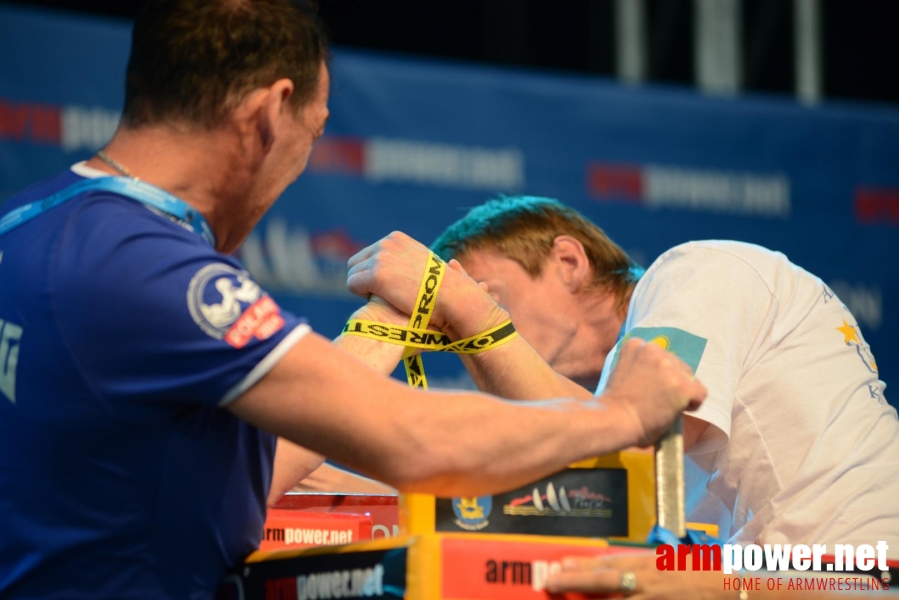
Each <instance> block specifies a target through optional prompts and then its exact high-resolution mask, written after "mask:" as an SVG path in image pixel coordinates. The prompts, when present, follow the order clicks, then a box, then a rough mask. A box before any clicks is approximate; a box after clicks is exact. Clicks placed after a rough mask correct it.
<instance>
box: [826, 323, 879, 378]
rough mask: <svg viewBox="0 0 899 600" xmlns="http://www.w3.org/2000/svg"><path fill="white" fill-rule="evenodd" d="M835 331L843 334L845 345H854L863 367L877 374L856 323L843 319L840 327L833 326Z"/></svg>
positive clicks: (875, 364)
mask: <svg viewBox="0 0 899 600" xmlns="http://www.w3.org/2000/svg"><path fill="white" fill-rule="evenodd" d="M834 329H836V330H837V331H839V332H840V333H842V334H843V341H844V342H845V343H846V345H847V346H852V347H855V351H856V352H857V353H858V357H859V358H860V359H861V360H862V364H864V365H865V368H866V369H868V370H869V371H871V372H872V373H874V374H875V375H877V363H876V362H874V356H872V355H871V349H870V348H869V347H868V344H866V343H865V342H864V340H863V339H862V336H861V332H860V331H859V329H858V325H850V324H849V323H847V322H846V319H843V326H842V327H835V328H834Z"/></svg>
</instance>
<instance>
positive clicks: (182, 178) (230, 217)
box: [87, 126, 262, 252]
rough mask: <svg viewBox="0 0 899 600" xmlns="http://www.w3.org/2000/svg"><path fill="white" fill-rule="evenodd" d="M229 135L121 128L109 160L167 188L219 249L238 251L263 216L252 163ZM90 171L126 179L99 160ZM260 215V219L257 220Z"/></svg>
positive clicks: (93, 161) (110, 147)
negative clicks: (205, 226)
mask: <svg viewBox="0 0 899 600" xmlns="http://www.w3.org/2000/svg"><path fill="white" fill-rule="evenodd" d="M237 147H238V145H237V144H235V142H234V140H233V139H232V136H231V135H230V134H229V132H228V131H226V130H209V131H207V130H200V131H197V130H195V129H191V130H187V129H179V128H176V127H156V126H154V127H142V128H138V129H127V128H120V129H119V130H118V131H117V132H116V134H115V136H114V137H113V139H112V140H111V141H110V142H109V144H108V145H107V146H106V148H105V152H106V154H107V155H108V156H109V157H110V158H112V159H113V160H114V161H115V162H117V163H119V164H120V165H121V166H122V167H124V168H125V169H127V170H128V171H129V172H130V173H131V174H132V175H133V176H134V177H137V178H139V179H141V180H142V181H146V182H147V183H150V184H153V185H155V186H156V187H159V188H162V189H164V190H165V191H167V192H169V193H170V194H172V195H174V196H176V197H178V198H180V199H181V200H183V201H184V202H187V203H188V204H190V205H191V206H192V207H193V208H195V209H196V210H197V211H199V212H200V214H202V215H203V217H204V218H205V219H206V221H207V222H208V223H209V226H210V227H211V228H212V231H213V232H214V233H215V237H216V241H217V249H218V250H219V251H221V252H231V251H233V250H235V249H236V248H237V247H238V246H239V245H240V243H241V242H242V241H243V240H244V238H246V236H247V235H248V234H249V232H250V230H251V229H252V228H253V226H254V225H255V224H256V222H258V220H259V218H260V217H261V216H262V214H261V211H254V209H253V206H251V205H250V202H249V200H250V199H251V198H253V194H252V193H251V192H252V190H251V189H250V186H249V183H248V182H250V181H252V179H253V178H252V177H251V174H250V173H249V168H250V167H248V166H247V161H243V162H242V161H241V160H239V159H240V154H241V153H240V152H238V151H237ZM87 164H88V166H90V167H93V168H95V169H99V170H101V171H105V172H107V173H111V174H115V175H121V174H122V173H120V172H119V171H118V170H117V169H115V168H113V167H112V166H110V165H109V164H107V163H106V162H104V161H103V160H101V159H100V158H99V157H96V156H94V157H93V158H91V159H90V160H89V161H87ZM256 212H258V214H254V213H256Z"/></svg>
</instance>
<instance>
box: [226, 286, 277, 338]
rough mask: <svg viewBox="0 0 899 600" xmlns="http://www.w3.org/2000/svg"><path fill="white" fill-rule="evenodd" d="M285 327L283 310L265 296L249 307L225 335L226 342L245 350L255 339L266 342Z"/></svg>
mask: <svg viewBox="0 0 899 600" xmlns="http://www.w3.org/2000/svg"><path fill="white" fill-rule="evenodd" d="M282 327H284V318H283V317H282V316H281V309H280V308H278V305H277V304H275V301H274V300H272V299H271V297H270V296H263V297H262V298H260V299H259V300H257V301H256V302H254V303H253V304H251V305H250V306H248V307H247V309H246V310H244V311H243V314H242V315H240V318H239V319H237V321H235V322H234V325H232V326H231V328H230V329H228V331H227V332H226V333H225V341H226V342H228V343H229V344H230V345H232V346H234V347H235V348H243V347H244V346H246V345H247V343H248V342H249V341H250V340H251V339H253V338H254V337H255V338H256V339H258V340H260V341H262V340H266V339H268V338H270V337H271V336H273V335H274V334H276V333H277V332H278V331H280V330H281V328H282Z"/></svg>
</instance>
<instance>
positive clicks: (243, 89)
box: [122, 0, 329, 129]
mask: <svg viewBox="0 0 899 600" xmlns="http://www.w3.org/2000/svg"><path fill="white" fill-rule="evenodd" d="M328 58H329V54H328V46H327V41H326V38H325V33H324V30H323V26H322V25H321V22H320V21H319V19H318V17H317V16H316V14H315V11H314V6H313V5H311V4H310V3H309V2H297V1H296V0H148V1H147V2H146V3H145V4H144V6H143V7H142V9H141V12H140V13H139V14H138V17H137V20H136V21H135V23H134V30H133V32H132V36H131V56H130V57H129V60H128V70H127V73H126V82H125V107H124V110H123V113H122V121H123V123H124V124H125V125H127V126H129V127H140V126H142V125H152V124H160V123H185V124H188V125H194V126H200V127H203V128H207V129H208V128H213V127H215V126H217V125H220V124H221V123H222V121H223V120H224V118H225V116H226V115H227V114H228V112H229V111H230V110H232V109H233V108H234V107H235V106H236V105H237V103H239V101H240V100H242V99H243V98H244V97H245V95H246V94H247V93H248V92H250V91H251V90H253V89H256V88H258V87H262V86H266V85H271V84H272V83H274V82H275V81H277V80H278V79H282V78H287V79H290V80H292V81H293V83H294V93H293V95H292V96H291V98H290V103H291V105H293V106H294V107H295V108H296V109H297V110H299V108H300V107H302V106H303V105H305V104H306V103H307V102H308V101H309V100H310V99H311V98H312V96H313V94H314V93H315V91H316V89H317V86H318V81H319V77H320V74H321V73H320V72H321V68H322V63H326V62H327V60H328Z"/></svg>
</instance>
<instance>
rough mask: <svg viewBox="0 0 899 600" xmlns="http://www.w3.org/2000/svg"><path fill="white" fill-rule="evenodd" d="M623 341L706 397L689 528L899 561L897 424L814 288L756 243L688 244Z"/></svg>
mask: <svg viewBox="0 0 899 600" xmlns="http://www.w3.org/2000/svg"><path fill="white" fill-rule="evenodd" d="M625 330H626V332H627V335H629V336H636V337H640V338H643V339H648V340H652V341H654V342H656V343H659V344H660V345H662V346H663V347H666V348H668V349H669V350H670V351H672V352H675V353H676V354H678V356H680V357H681V358H683V359H684V360H685V361H686V362H687V363H689V364H691V366H693V368H694V370H695V371H696V376H697V377H698V378H699V379H700V380H701V381H702V382H703V383H704V384H705V385H706V386H707V388H708V390H709V396H708V399H707V400H706V401H705V403H704V404H703V406H702V407H701V408H700V409H699V411H697V412H696V413H693V416H695V417H697V418H699V419H702V420H704V421H707V422H708V423H709V426H708V427H707V429H706V431H705V433H704V434H703V436H702V437H701V439H700V440H699V441H698V442H697V443H696V445H695V446H694V447H693V448H692V449H691V451H690V453H689V456H688V457H687V459H686V466H685V468H686V479H687V516H688V520H690V521H696V522H705V523H716V524H718V525H719V527H720V537H721V538H722V539H724V540H727V541H729V542H731V543H751V542H758V543H769V544H774V543H793V544H798V543H807V544H813V543H816V544H830V545H831V548H833V546H832V544H836V543H847V544H862V543H866V544H874V543H876V542H877V541H880V540H884V541H886V542H887V543H888V545H889V548H890V550H889V552H888V554H889V555H890V556H899V419H897V415H896V410H895V409H894V408H892V407H891V406H890V405H889V404H887V402H886V399H885V398H884V395H883V390H884V388H885V387H886V386H885V384H884V383H883V382H882V381H880V380H879V378H878V374H877V367H876V364H875V362H874V358H873V356H872V355H871V352H870V350H869V348H868V345H867V344H866V343H865V341H864V338H863V337H862V334H861V331H860V330H859V327H858V325H857V323H856V321H855V319H854V318H853V316H852V314H851V313H850V312H849V311H848V310H847V309H846V307H845V306H843V304H842V303H841V302H840V300H839V298H837V297H836V296H834V294H833V292H832V291H831V290H830V289H829V288H828V287H827V286H826V285H825V284H824V283H823V282H822V281H821V280H820V279H818V278H817V277H815V276H813V275H811V274H810V273H808V272H807V271H804V270H803V269H801V268H799V267H797V266H796V265H794V264H792V263H790V262H789V261H788V260H787V258H786V257H785V256H784V255H782V254H780V253H777V252H772V251H770V250H766V249H765V248H761V247H759V246H754V245H751V244H743V243H738V242H728V241H707V242H692V243H688V244H684V245H682V246H677V247H675V248H672V249H671V250H669V251H668V252H666V253H665V254H663V255H662V256H661V257H659V259H658V260H657V261H655V262H654V263H653V264H652V266H651V267H650V268H649V269H648V270H647V271H646V274H645V275H644V276H643V278H642V279H641V280H640V282H639V283H638V284H637V286H636V288H635V290H634V293H633V296H632V298H631V302H630V306H629V309H628V316H627V321H626V322H625ZM609 356H610V357H611V358H612V360H607V361H606V365H605V369H604V372H603V376H602V379H601V381H600V389H602V388H603V387H604V386H605V381H606V379H607V378H608V371H609V369H610V367H611V366H612V365H613V360H614V357H616V356H617V347H616V348H615V349H613V351H612V353H610V355H609Z"/></svg>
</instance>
